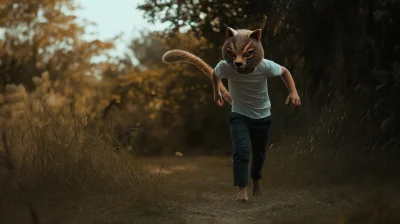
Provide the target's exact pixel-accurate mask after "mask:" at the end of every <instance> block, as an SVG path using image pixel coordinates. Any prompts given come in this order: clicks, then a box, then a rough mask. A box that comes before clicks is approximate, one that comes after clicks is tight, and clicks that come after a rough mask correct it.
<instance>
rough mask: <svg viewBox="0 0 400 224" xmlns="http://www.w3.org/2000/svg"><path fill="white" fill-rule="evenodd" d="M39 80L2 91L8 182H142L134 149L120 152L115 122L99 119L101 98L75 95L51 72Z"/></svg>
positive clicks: (94, 186)
mask: <svg viewBox="0 0 400 224" xmlns="http://www.w3.org/2000/svg"><path fill="white" fill-rule="evenodd" d="M34 82H35V84H36V85H37V89H36V90H35V92H33V93H27V92H26V90H25V88H24V87H23V86H22V85H7V86H6V87H5V94H3V95H0V119H1V120H0V122H1V123H0V131H1V133H2V134H3V135H2V136H3V138H2V140H1V141H0V150H1V157H0V161H2V163H3V164H2V167H4V168H6V169H3V168H2V169H1V172H0V174H1V176H0V177H1V178H0V180H2V185H1V186H2V188H3V189H6V188H10V187H11V188H21V187H29V188H36V189H37V188H40V189H46V190H54V189H63V190H70V191H72V192H82V191H83V192H92V191H101V192H107V191H112V190H118V189H130V190H132V189H133V188H134V187H135V186H137V184H138V183H139V182H140V180H139V177H138V176H137V173H138V172H137V167H135V166H134V162H133V161H132V160H133V156H132V154H131V153H125V152H126V151H124V150H119V151H118V153H117V152H116V150H114V149H115V136H116V134H115V133H114V129H113V126H112V124H107V123H102V122H101V121H99V120H95V117H96V116H95V114H93V113H95V110H91V108H93V105H96V106H98V104H100V103H101V102H97V103H94V102H93V101H94V100H92V101H90V100H87V99H85V96H84V95H79V93H74V94H75V95H74V97H73V98H71V97H69V96H70V95H71V94H70V95H68V94H66V93H65V92H62V91H58V90H57V88H55V85H54V82H52V81H50V80H49V77H48V74H46V73H44V74H43V75H42V77H35V78H34ZM77 103H80V105H79V107H77V106H76V104H77ZM77 108H81V110H78V109H77ZM91 113H92V114H91Z"/></svg>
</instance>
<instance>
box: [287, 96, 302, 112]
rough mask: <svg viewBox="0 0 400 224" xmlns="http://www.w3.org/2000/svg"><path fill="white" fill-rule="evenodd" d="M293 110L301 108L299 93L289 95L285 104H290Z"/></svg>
mask: <svg viewBox="0 0 400 224" xmlns="http://www.w3.org/2000/svg"><path fill="white" fill-rule="evenodd" d="M289 103H290V107H291V108H295V107H299V106H300V105H301V101H300V97H299V95H298V94H297V92H294V93H289V96H288V97H287V99H286V103H285V104H289Z"/></svg>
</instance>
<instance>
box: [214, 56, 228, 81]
mask: <svg viewBox="0 0 400 224" xmlns="http://www.w3.org/2000/svg"><path fill="white" fill-rule="evenodd" d="M225 70H226V62H225V61H223V60H222V61H220V62H219V63H218V64H217V65H216V66H215V68H214V72H215V76H217V77H218V78H224V74H225V72H226V71H225Z"/></svg>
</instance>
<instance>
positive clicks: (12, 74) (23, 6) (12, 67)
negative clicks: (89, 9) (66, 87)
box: [0, 0, 113, 90]
mask: <svg viewBox="0 0 400 224" xmlns="http://www.w3.org/2000/svg"><path fill="white" fill-rule="evenodd" d="M0 8H1V13H0V29H2V30H4V37H3V39H2V40H1V42H0V43H1V44H0V46H1V48H0V74H1V76H0V80H1V83H2V85H3V86H4V85H6V84H9V83H15V84H24V85H25V86H26V87H27V89H28V90H32V89H33V88H34V84H33V82H32V77H34V76H40V75H41V74H42V73H43V72H45V71H47V72H48V73H49V74H51V77H50V78H51V79H52V80H54V79H56V78H59V77H60V76H64V78H65V77H66V76H68V79H71V80H75V81H77V82H81V81H82V79H84V78H83V76H85V75H89V74H97V75H99V74H101V72H102V71H103V70H104V69H105V68H107V64H109V63H93V61H92V59H93V57H96V56H99V55H104V53H106V52H107V50H109V49H111V48H113V43H112V42H102V41H99V40H93V41H86V40H83V38H82V37H83V35H84V33H85V26H88V25H89V24H82V25H81V24H79V23H78V21H77V18H76V16H75V15H74V10H76V9H77V6H76V4H75V3H74V1H72V0H50V1H49V0H39V1H17V0H3V1H2V2H0Z"/></svg>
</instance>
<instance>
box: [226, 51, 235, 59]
mask: <svg viewBox="0 0 400 224" xmlns="http://www.w3.org/2000/svg"><path fill="white" fill-rule="evenodd" d="M228 56H229V57H231V58H234V57H235V56H236V55H235V54H234V53H233V52H231V51H228Z"/></svg>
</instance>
